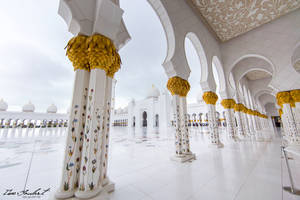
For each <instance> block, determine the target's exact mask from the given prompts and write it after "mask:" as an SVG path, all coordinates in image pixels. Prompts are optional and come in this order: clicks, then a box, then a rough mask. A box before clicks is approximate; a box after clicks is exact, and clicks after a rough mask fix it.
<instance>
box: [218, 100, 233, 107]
mask: <svg viewBox="0 0 300 200" xmlns="http://www.w3.org/2000/svg"><path fill="white" fill-rule="evenodd" d="M221 105H222V106H223V107H224V108H225V109H233V108H234V105H235V101H234V99H223V100H222V101H221Z"/></svg>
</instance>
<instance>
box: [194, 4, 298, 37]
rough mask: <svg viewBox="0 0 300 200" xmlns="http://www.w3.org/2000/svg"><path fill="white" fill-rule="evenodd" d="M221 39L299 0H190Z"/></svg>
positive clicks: (285, 10)
mask: <svg viewBox="0 0 300 200" xmlns="http://www.w3.org/2000/svg"><path fill="white" fill-rule="evenodd" d="M189 1H191V3H192V4H193V5H194V6H195V7H196V9H197V10H199V12H200V15H201V16H202V17H203V18H204V19H205V20H206V21H207V23H208V24H209V26H210V27H211V28H212V29H213V30H214V32H215V33H216V35H217V36H218V38H219V39H220V40H221V41H223V42H224V41H227V40H230V39H231V38H234V37H236V36H239V35H241V34H243V33H246V32H248V31H250V30H252V29H254V28H256V27H259V26H261V25H263V24H265V23H268V22H270V21H272V20H274V19H276V18H279V17H280V16H282V15H285V14H287V13H289V12H291V11H293V10H296V9H298V8H299V7H300V1H298V0H276V1H275V0H253V1H241V0H231V1H229V0H214V1H212V0H189Z"/></svg>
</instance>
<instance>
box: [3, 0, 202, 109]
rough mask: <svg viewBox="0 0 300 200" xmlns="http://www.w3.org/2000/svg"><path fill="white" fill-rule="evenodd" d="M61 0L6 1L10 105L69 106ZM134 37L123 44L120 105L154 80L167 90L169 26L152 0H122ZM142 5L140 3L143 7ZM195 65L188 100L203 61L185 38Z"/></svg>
mask: <svg viewBox="0 0 300 200" xmlns="http://www.w3.org/2000/svg"><path fill="white" fill-rule="evenodd" d="M58 3H59V1H58V0H43V1H40V0H26V1H25V0H10V1H4V2H3V3H2V4H1V7H0V24H1V25H2V31H1V32H0V90H1V92H0V98H3V99H4V101H6V102H7V103H8V106H9V107H8V110H11V111H20V110H21V108H22V106H23V105H24V104H27V103H28V102H29V101H31V102H32V103H33V104H34V105H35V109H36V110H35V111H36V112H45V111H46V109H47V107H48V106H49V105H51V104H53V103H54V104H55V105H56V106H57V107H58V112H61V113H64V112H66V111H67V110H68V108H69V105H70V103H71V98H72V89H73V82H74V71H73V67H72V64H71V63H70V61H69V60H68V59H67V57H66V56H65V50H64V47H65V46H66V44H67V42H68V41H69V39H70V38H71V37H72V34H70V33H69V32H68V27H67V25H66V24H65V22H64V20H63V19H62V18H61V17H60V16H59V15H58V14H57V10H58ZM121 8H122V9H123V10H124V15H123V19H124V21H125V24H126V26H127V29H128V31H129V34H130V36H131V38H132V39H131V41H130V42H129V43H127V45H126V46H124V47H123V48H122V49H121V50H120V52H119V53H120V56H121V59H122V66H121V69H120V71H119V72H117V73H116V74H115V79H116V80H117V85H116V94H115V95H116V108H118V107H125V106H126V105H127V103H128V102H129V101H130V100H131V99H132V98H134V99H135V100H140V99H143V98H145V97H146V95H147V92H148V90H149V89H150V88H151V87H152V84H154V85H155V86H156V87H157V88H158V89H159V90H160V91H163V90H166V83H167V80H168V78H167V76H166V74H165V72H164V69H163V67H162V63H163V61H164V59H165V56H166V52H167V41H166V37H165V34H164V30H163V27H162V25H161V23H160V21H159V18H158V17H157V16H156V14H155V12H154V10H153V9H152V7H151V6H150V5H149V4H148V2H147V1H146V0H142V1H141V0H121ZM137 8H138V9H137ZM185 49H186V56H187V59H188V63H189V66H190V69H191V75H190V78H189V83H190V85H191V91H190V92H189V95H188V102H189V103H191V102H196V97H197V95H198V93H199V92H200V85H199V81H200V62H199V59H198V56H197V53H196V50H195V49H194V47H193V45H192V43H191V42H190V41H189V40H188V39H186V41H185Z"/></svg>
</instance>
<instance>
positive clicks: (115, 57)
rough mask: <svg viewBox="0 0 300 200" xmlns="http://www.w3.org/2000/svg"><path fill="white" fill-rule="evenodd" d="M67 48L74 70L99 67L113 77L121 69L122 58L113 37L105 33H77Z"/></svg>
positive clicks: (88, 69)
mask: <svg viewBox="0 0 300 200" xmlns="http://www.w3.org/2000/svg"><path fill="white" fill-rule="evenodd" d="M66 48H67V56H68V58H69V59H70V61H71V62H72V64H73V67H74V71H76V70H78V69H83V70H87V71H90V70H91V69H96V68H98V69H102V70H104V71H105V72H106V75H107V76H109V77H111V78H113V76H114V74H115V73H116V72H117V71H118V70H119V69H120V65H121V58H120V56H119V54H118V52H117V50H116V48H115V46H114V44H113V42H112V41H111V39H109V38H108V37H106V36H104V35H101V34H98V33H97V34H94V35H91V36H85V35H77V36H75V37H73V38H72V39H71V40H70V41H69V42H68V44H67V46H66Z"/></svg>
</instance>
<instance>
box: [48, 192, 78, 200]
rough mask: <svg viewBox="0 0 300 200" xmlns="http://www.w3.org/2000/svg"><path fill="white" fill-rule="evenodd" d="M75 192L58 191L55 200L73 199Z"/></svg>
mask: <svg viewBox="0 0 300 200" xmlns="http://www.w3.org/2000/svg"><path fill="white" fill-rule="evenodd" d="M74 193H75V192H74V191H73V190H72V191H60V190H58V191H56V192H55V194H54V197H53V199H68V198H71V197H73V196H74ZM49 199H51V198H49Z"/></svg>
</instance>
